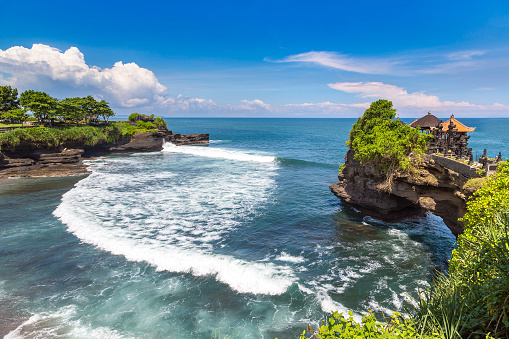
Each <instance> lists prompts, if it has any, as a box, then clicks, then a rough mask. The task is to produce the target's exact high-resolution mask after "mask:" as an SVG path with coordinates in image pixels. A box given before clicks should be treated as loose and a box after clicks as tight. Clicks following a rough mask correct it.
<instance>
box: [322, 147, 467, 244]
mask: <svg viewBox="0 0 509 339" xmlns="http://www.w3.org/2000/svg"><path fill="white" fill-rule="evenodd" d="M338 178H339V181H338V182H337V183H335V184H333V185H331V186H330V189H331V191H332V193H334V195H336V196H337V197H339V198H340V199H342V200H343V201H345V202H347V203H349V204H352V205H354V206H356V207H357V208H358V209H360V210H361V211H362V212H363V213H365V214H367V215H371V216H373V217H375V218H378V219H382V220H385V221H389V222H390V221H397V220H402V219H406V218H411V217H416V216H419V215H422V214H423V213H425V212H426V211H428V212H431V213H433V214H435V215H437V216H439V217H441V218H442V219H443V220H444V223H445V224H446V225H447V227H449V229H450V230H451V232H452V233H453V234H455V235H458V234H461V233H462V232H463V223H462V222H461V221H458V218H461V217H462V216H463V215H464V214H465V212H466V202H467V200H468V198H469V197H470V196H471V195H472V193H473V191H474V189H472V188H468V187H465V183H466V182H467V180H468V179H467V178H466V177H464V176H462V175H460V174H458V173H456V172H454V171H452V170H449V169H447V168H445V167H443V166H441V165H439V164H437V163H435V162H434V161H433V159H431V157H428V158H426V161H425V163H424V168H422V169H420V170H419V171H417V173H414V174H412V175H403V174H396V175H395V176H394V177H393V179H392V182H388V183H389V184H387V185H385V186H383V185H381V184H382V183H383V182H384V181H385V179H386V178H385V176H381V175H379V174H378V173H377V172H376V170H375V169H374V168H373V167H372V166H364V165H361V164H360V163H359V162H358V161H357V160H355V159H354V152H353V151H352V150H349V151H348V153H347V154H346V156H345V168H344V169H343V171H342V173H340V174H339V176H338Z"/></svg>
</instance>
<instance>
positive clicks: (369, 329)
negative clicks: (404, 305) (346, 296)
mask: <svg viewBox="0 0 509 339" xmlns="http://www.w3.org/2000/svg"><path fill="white" fill-rule="evenodd" d="M348 315H349V317H348V318H347V317H345V316H343V314H342V313H338V312H332V317H330V318H329V319H328V320H326V321H325V320H324V321H322V326H321V327H320V328H319V330H318V333H316V332H315V331H314V330H312V328H311V327H308V331H309V330H310V331H311V333H313V332H314V333H315V334H314V336H313V335H311V337H310V338H320V339H339V338H341V339H357V338H380V339H382V338H401V339H411V338H412V339H413V338H423V339H428V338H430V339H431V338H440V336H439V335H438V334H432V335H431V336H428V335H425V334H424V335H422V334H421V333H419V332H418V331H417V329H416V328H415V326H413V324H412V323H411V322H410V321H409V320H405V319H404V318H403V317H402V316H401V315H400V314H399V313H397V312H395V314H394V316H393V317H392V319H391V320H390V321H389V322H388V323H381V322H378V321H377V319H376V317H375V315H374V314H373V313H368V314H366V315H364V317H363V318H362V321H361V322H360V323H358V322H356V321H354V320H353V316H352V313H351V311H349V312H348ZM310 338H308V337H306V331H304V332H302V334H301V336H300V337H299V339H310Z"/></svg>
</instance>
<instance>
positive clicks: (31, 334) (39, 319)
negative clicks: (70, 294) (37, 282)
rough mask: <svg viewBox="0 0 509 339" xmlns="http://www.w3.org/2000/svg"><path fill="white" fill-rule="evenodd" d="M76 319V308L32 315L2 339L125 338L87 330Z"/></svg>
mask: <svg viewBox="0 0 509 339" xmlns="http://www.w3.org/2000/svg"><path fill="white" fill-rule="evenodd" d="M75 318H76V307H75V306H73V305H70V306H65V307H62V308H61V309H59V310H58V311H57V312H53V313H51V312H44V313H38V314H34V315H32V316H31V317H30V318H29V319H28V320H27V321H25V322H24V323H22V324H21V325H19V326H18V327H17V328H15V329H14V330H12V331H11V332H10V333H8V334H7V335H6V336H5V337H4V339H23V338H98V339H99V338H100V339H120V338H126V337H125V336H123V335H121V334H120V333H118V332H117V331H115V330H112V329H109V328H107V327H98V328H89V327H88V326H85V325H83V324H82V323H81V322H80V320H77V319H75Z"/></svg>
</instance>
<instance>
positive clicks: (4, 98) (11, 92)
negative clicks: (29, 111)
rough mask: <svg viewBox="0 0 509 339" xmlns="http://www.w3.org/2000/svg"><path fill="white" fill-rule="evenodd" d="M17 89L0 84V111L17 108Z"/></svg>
mask: <svg viewBox="0 0 509 339" xmlns="http://www.w3.org/2000/svg"><path fill="white" fill-rule="evenodd" d="M19 107H20V105H19V101H18V89H17V88H12V87H11V86H0V113H1V112H6V111H10V110H13V109H17V108H19Z"/></svg>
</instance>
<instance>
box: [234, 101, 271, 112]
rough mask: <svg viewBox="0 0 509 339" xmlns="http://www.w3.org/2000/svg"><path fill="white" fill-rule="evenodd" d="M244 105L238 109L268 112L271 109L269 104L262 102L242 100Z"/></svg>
mask: <svg viewBox="0 0 509 339" xmlns="http://www.w3.org/2000/svg"><path fill="white" fill-rule="evenodd" d="M241 102H242V105H239V106H238V107H237V109H240V110H246V111H260V110H262V111H268V110H270V109H271V106H270V105H269V104H266V103H264V102H263V101H261V100H258V99H255V100H251V101H249V100H241Z"/></svg>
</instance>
